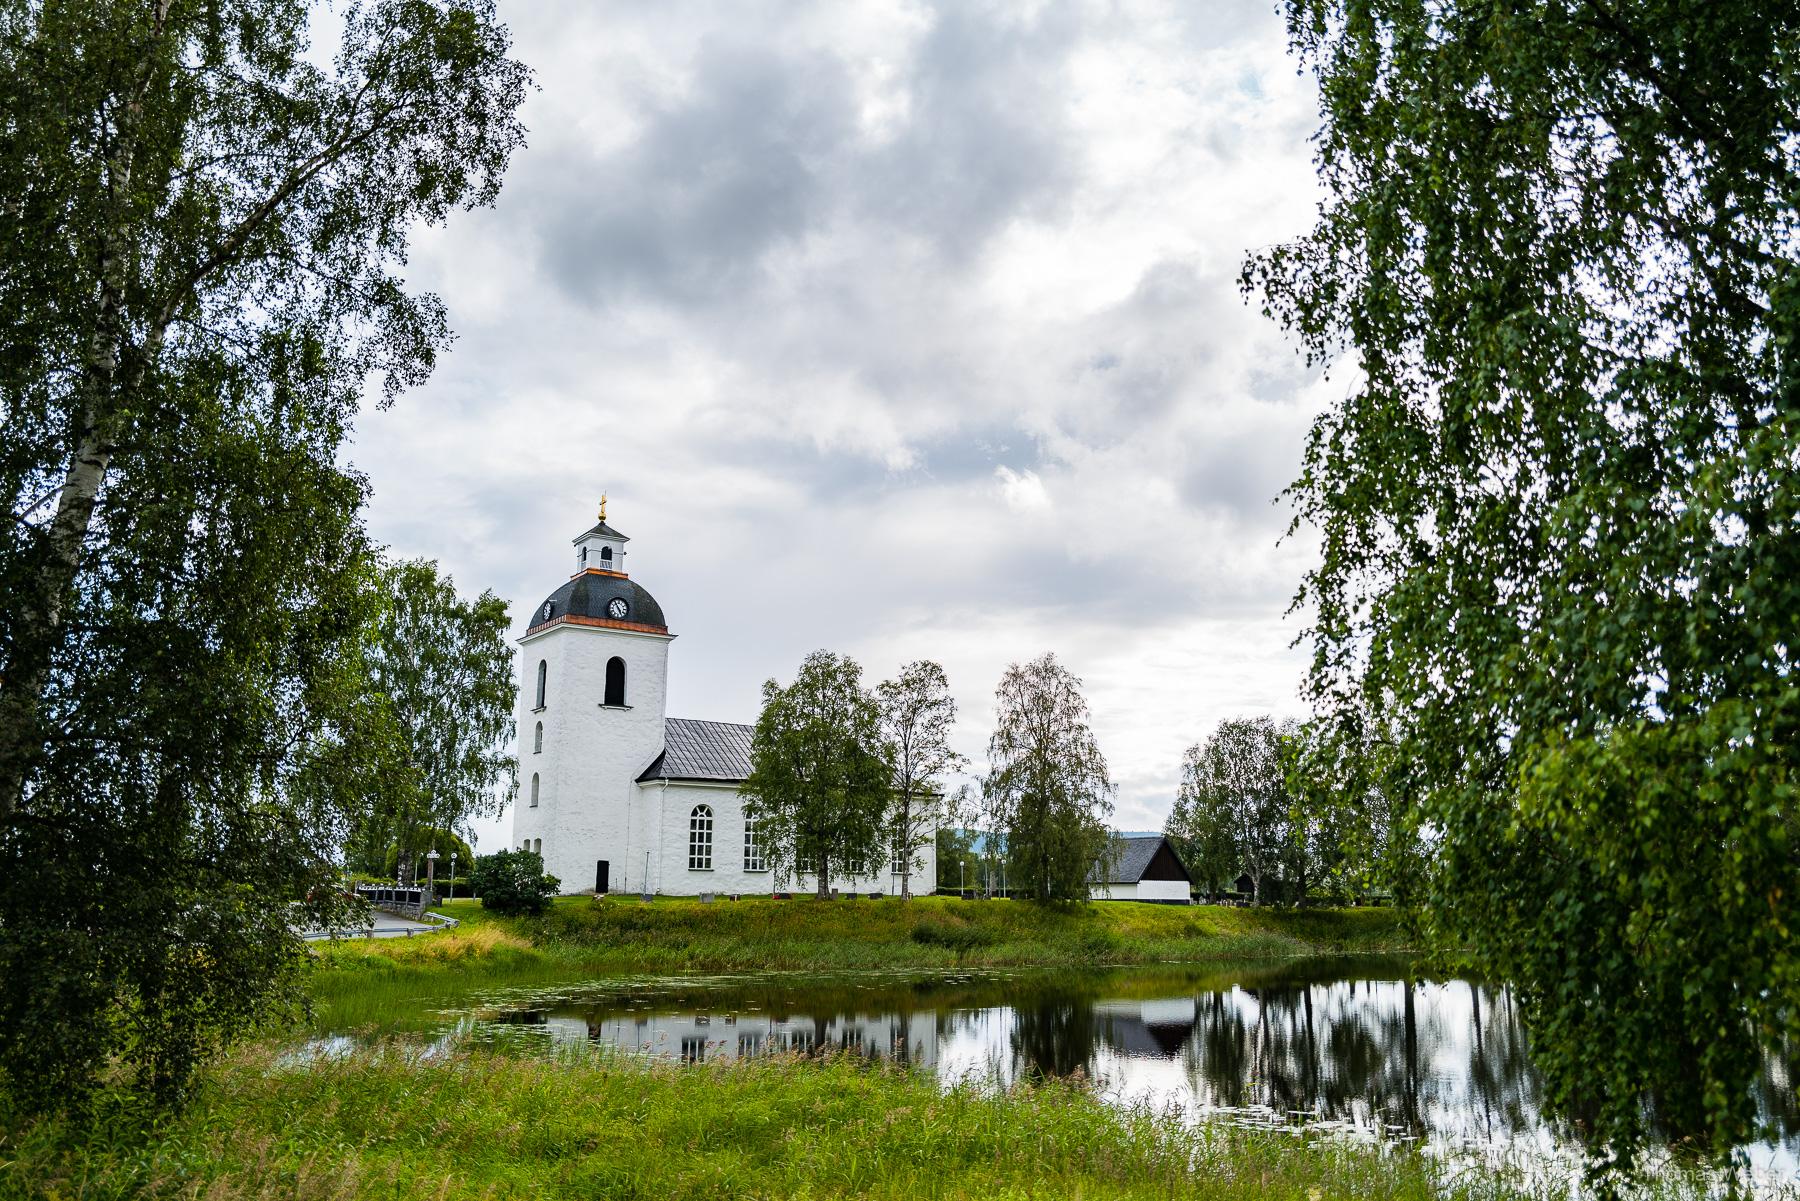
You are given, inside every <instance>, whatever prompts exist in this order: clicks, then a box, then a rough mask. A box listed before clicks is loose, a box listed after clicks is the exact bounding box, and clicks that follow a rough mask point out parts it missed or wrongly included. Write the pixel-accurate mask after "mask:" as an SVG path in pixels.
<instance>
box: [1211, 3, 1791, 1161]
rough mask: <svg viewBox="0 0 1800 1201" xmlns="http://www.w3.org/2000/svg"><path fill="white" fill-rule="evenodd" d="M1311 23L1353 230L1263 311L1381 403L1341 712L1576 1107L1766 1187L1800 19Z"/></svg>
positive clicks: (1337, 494) (1786, 958) (1785, 983)
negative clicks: (1381, 767) (1761, 1146)
mask: <svg viewBox="0 0 1800 1201" xmlns="http://www.w3.org/2000/svg"><path fill="white" fill-rule="evenodd" d="M1281 7H1282V8H1283V10H1284V11H1285V13H1286V16H1287V21H1288V32H1289V37H1290V41H1291V43H1292V45H1293V48H1294V50H1295V52H1296V53H1297V54H1298V55H1299V56H1300V58H1301V60H1302V62H1303V64H1304V67H1305V68H1306V69H1308V70H1310V71H1311V72H1313V73H1314V74H1315V75H1316V77H1317V80H1318V85H1319V86H1318V96H1319V99H1320V104H1321V117H1322V124H1321V128H1320V130H1319V132H1318V135H1317V137H1316V138H1315V139H1314V142H1313V145H1314V146H1315V147H1316V148H1317V154H1318V164H1319V173H1320V177H1321V183H1322V185H1323V186H1322V198H1321V202H1320V208H1319V213H1318V220H1317V222H1316V224H1315V225H1314V227H1313V228H1312V229H1311V230H1309V231H1305V232H1303V233H1302V234H1301V235H1300V236H1298V237H1296V238H1294V239H1293V240H1291V241H1289V242H1285V243H1283V244H1280V245H1277V246H1273V247H1270V248H1269V249H1267V250H1266V251H1263V252H1260V253H1258V254H1257V255H1256V256H1255V257H1254V258H1253V259H1252V260H1251V261H1250V262H1249V264H1248V265H1247V267H1246V271H1245V282H1246V284H1247V285H1248V286H1249V287H1250V288H1251V289H1252V290H1253V291H1254V292H1255V293H1256V294H1257V295H1259V296H1260V298H1261V299H1262V301H1263V302H1264V304H1265V306H1266V308H1267V311H1268V312H1270V313H1271V314H1272V315H1273V316H1275V317H1276V318H1277V319H1279V320H1280V321H1281V322H1283V323H1284V324H1285V325H1286V326H1287V327H1288V328H1289V329H1290V330H1292V331H1293V333H1294V335H1295V336H1296V337H1297V338H1298V339H1299V340H1300V341H1301V342H1302V344H1303V346H1304V347H1305V350H1306V353H1307V354H1308V355H1309V357H1311V358H1312V359H1313V360H1314V361H1315V362H1332V361H1333V360H1335V359H1336V358H1338V356H1343V359H1344V361H1346V362H1348V363H1350V364H1353V367H1354V369H1353V370H1352V371H1348V372H1346V381H1347V382H1346V385H1345V386H1342V387H1338V388H1335V389H1333V392H1332V395H1333V397H1334V398H1335V399H1334V401H1333V403H1331V404H1330V405H1328V406H1327V407H1326V408H1325V410H1324V411H1323V412H1322V413H1320V414H1319V416H1318V417H1317V419H1316V420H1315V423H1314V425H1313V428H1312V432H1311V435H1310V437H1309V439H1308V443H1307V450H1306V453H1305V458H1304V462H1303V466H1302V471H1301V474H1300V476H1299V478H1298V480H1297V481H1296V482H1295V484H1294V486H1293V488H1292V490H1291V497H1292V499H1293V501H1294V503H1295V509H1296V516H1297V518H1298V520H1299V521H1300V522H1303V523H1306V524H1308V525H1311V526H1314V527H1316V529H1317V531H1318V542H1319V545H1320V547H1321V551H1322V556H1321V559H1320V561H1319V563H1318V564H1317V566H1316V567H1315V568H1314V570H1312V571H1311V572H1310V573H1309V575H1308V576H1307V578H1306V580H1305V583H1304V587H1303V590H1302V592H1301V593H1300V596H1299V598H1298V602H1297V608H1299V609H1300V610H1301V611H1303V612H1305V613H1307V614H1309V623H1310V628H1309V635H1310V640H1311V642H1312V652H1313V653H1312V659H1311V663H1312V669H1311V675H1310V679H1309V682H1308V692H1309V694H1310V696H1311V697H1312V699H1313V700H1314V701H1315V703H1316V705H1317V707H1318V709H1319V711H1320V714H1321V716H1323V717H1325V718H1327V719H1335V716H1336V714H1338V713H1339V712H1343V711H1346V710H1347V711H1350V712H1352V713H1355V712H1357V711H1361V712H1365V713H1366V714H1367V716H1368V718H1369V719H1370V728H1372V729H1377V730H1379V731H1380V732H1381V735H1382V737H1383V738H1384V739H1388V740H1389V748H1390V750H1391V759H1392V761H1393V762H1394V763H1395V764H1397V765H1399V767H1400V771H1398V772H1396V773H1394V774H1392V775H1390V776H1389V777H1388V779H1389V782H1391V783H1394V784H1397V785H1399V786H1400V788H1401V789H1402V791H1398V792H1395V791H1392V790H1388V796H1389V799H1391V800H1392V801H1393V802H1394V803H1396V804H1398V805H1399V806H1400V807H1401V808H1402V809H1403V811H1405V812H1407V813H1408V814H1409V815H1411V816H1412V819H1413V820H1414V821H1415V823H1416V825H1417V828H1420V829H1428V830H1429V831H1430V840H1429V845H1428V859H1427V867H1428V869H1429V871H1428V874H1427V876H1426V879H1425V883H1426V889H1427V897H1428V902H1429V904H1428V906H1427V916H1428V926H1429V929H1430V932H1431V934H1432V935H1433V936H1434V941H1435V944H1436V945H1437V947H1438V948H1439V949H1440V951H1441V952H1442V953H1443V954H1444V955H1445V956H1446V957H1455V958H1456V959H1458V960H1460V961H1461V962H1462V963H1464V964H1465V965H1467V966H1470V967H1473V968H1475V969H1478V970H1480V971H1482V972H1485V973H1492V974H1494V975H1496V976H1498V977H1500V978H1503V979H1506V980H1507V981H1508V982H1509V983H1511V984H1512V985H1513V986H1514V987H1515V988H1516V989H1517V990H1518V994H1519V995H1520V997H1521V998H1522V999H1523V1000H1524V1002H1525V1006H1526V1010H1527V1012H1528V1014H1529V1017H1530V1021H1531V1033H1532V1040H1531V1041H1532V1052H1533V1056H1534V1058H1535V1059H1536V1060H1537V1061H1538V1063H1539V1064H1540V1065H1541V1066H1542V1067H1543V1069H1544V1075H1545V1082H1546V1089H1547V1094H1548V1096H1549V1098H1550V1099H1551V1101H1552V1102H1553V1104H1555V1105H1556V1106H1558V1107H1560V1108H1561V1109H1562V1111H1563V1112H1564V1113H1565V1114H1579V1116H1580V1117H1581V1119H1582V1123H1583V1125H1584V1126H1585V1127H1586V1128H1587V1129H1589V1130H1591V1131H1593V1132H1594V1134H1595V1136H1596V1138H1597V1139H1598V1140H1599V1141H1600V1142H1602V1143H1604V1144H1606V1145H1607V1146H1608V1147H1609V1149H1610V1150H1611V1151H1612V1152H1613V1153H1614V1154H1615V1155H1616V1156H1617V1157H1618V1158H1619V1159H1621V1160H1629V1159H1630V1158H1632V1157H1633V1156H1634V1154H1635V1153H1636V1151H1637V1150H1638V1149H1639V1148H1640V1147H1642V1146H1643V1145H1644V1143H1645V1142H1646V1141H1647V1140H1648V1139H1649V1138H1651V1137H1652V1133H1653V1132H1652V1131H1651V1130H1650V1129H1649V1128H1648V1125H1647V1123H1646V1120H1645V1115H1646V1112H1647V1107H1646V1105H1645V1103H1644V1099H1645V1098H1647V1097H1654V1098H1656V1105H1655V1112H1656V1120H1657V1123H1658V1126H1659V1127H1660V1133H1661V1134H1662V1135H1664V1136H1666V1137H1668V1138H1669V1139H1670V1140H1692V1141H1694V1142H1695V1143H1697V1144H1699V1145H1703V1146H1706V1147H1709V1148H1711V1150H1712V1151H1713V1152H1715V1153H1716V1154H1718V1155H1719V1156H1721V1157H1723V1156H1726V1155H1729V1154H1730V1150H1731V1148H1732V1147H1734V1146H1737V1145H1741V1144H1742V1143H1744V1142H1745V1141H1747V1140H1748V1139H1750V1138H1751V1137H1752V1136H1754V1135H1755V1134H1756V1133H1757V1130H1758V1122H1759V1117H1758V1114H1757V1112H1756V1105H1755V1101H1754V1089H1753V1081H1755V1080H1756V1078H1757V1074H1758V1072H1759V1070H1760V1067H1761V1062H1762V1047H1763V1046H1764V1045H1766V1044H1767V1043H1768V1042H1770V1041H1772V1040H1775V1039H1777V1038H1780V1037H1784V1036H1787V1035H1790V1034H1792V1033H1793V1032H1794V1031H1795V1030H1796V1028H1797V1027H1800V1006H1797V1005H1796V1004H1795V998H1796V996H1797V995H1800V940H1796V938H1795V937H1794V929H1795V923H1796V909H1795V905H1796V901H1797V899H1800V857H1797V856H1796V855H1795V853H1794V848H1795V846H1796V845H1800V784H1797V781H1800V759H1797V757H1796V748H1797V747H1800V671H1797V670H1796V656H1797V654H1800V650H1797V648H1800V370H1797V365H1800V364H1797V360H1796V348H1797V347H1800V272H1797V271H1796V262H1797V261H1800V252H1797V249H1796V234H1797V231H1800V80H1797V78H1796V73H1795V63H1796V61H1797V56H1800V10H1796V9H1795V7H1794V6H1793V5H1792V4H1775V5H1771V4H1768V3H1766V2H1765V0H1710V2H1708V3H1704V4H1697V3H1693V2H1691V0H1639V2H1637V3H1631V4H1623V3H1618V2H1617V0H1546V2H1545V3H1539V4H1531V5H1509V4H1495V3H1488V2H1486V0H1431V2H1429V3H1427V2H1424V0H1398V2H1395V3H1384V4H1380V5H1369V4H1364V3H1360V2H1359V0H1286V2H1285V3H1284V4H1282V5H1281ZM1602 1015H1604V1024H1601V1020H1600V1019H1601V1017H1602Z"/></svg>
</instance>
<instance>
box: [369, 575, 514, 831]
mask: <svg viewBox="0 0 1800 1201" xmlns="http://www.w3.org/2000/svg"><path fill="white" fill-rule="evenodd" d="M379 579H380V584H381V594H382V597H383V598H384V600H385V602H386V603H385V605H384V606H383V608H382V610H381V617H380V620H379V622H378V623H377V624H376V626H375V628H374V630H373V631H372V642H373V645H372V647H371V654H370V666H371V672H370V675H371V681H370V682H371V686H372V688H373V689H374V691H375V693H376V695H377V697H378V699H379V702H380V704H381V706H382V709H383V712H384V714H385V716H386V717H387V719H388V722H389V729H390V733H391V736H392V738H393V739H394V745H393V750H392V752H391V754H389V755H388V756H387V762H388V764H389V770H388V771H386V772H384V773H383V775H382V778H381V780H380V781H379V791H378V792H377V793H376V795H375V796H374V797H373V798H371V804H370V806H369V809H368V813H367V817H366V825H365V828H364V831H363V833H362V836H361V837H362V840H363V841H364V842H366V843H367V844H368V845H369V846H371V847H380V848H382V849H383V851H384V852H385V850H386V848H390V847H391V848H394V849H395V850H396V851H397V852H398V863H399V864H402V865H405V864H414V865H416V864H417V862H418V855H419V854H420V853H422V852H423V851H424V850H426V849H427V848H426V846H425V844H424V839H425V837H426V836H427V835H428V834H429V832H430V831H431V830H433V829H444V830H449V829H455V828H456V827H457V826H459V825H461V824H463V823H464V822H465V821H466V820H467V819H469V818H471V817H481V816H488V815H492V814H494V813H497V812H498V811H499V809H500V807H501V806H502V804H503V803H504V798H505V797H506V796H508V795H510V794H511V792H512V784H513V778H514V775H515V774H516V770H517V761H516V760H515V759H514V758H513V756H512V755H511V754H510V753H509V752H508V749H507V747H508V744H509V743H510V742H511V740H512V736H513V704H514V702H515V701H516V700H517V699H518V697H517V692H518V689H517V685H516V684H515V683H514V681H513V654H512V646H511V644H510V643H509V641H508V637H507V635H508V632H509V628H510V625H511V620H510V618H509V616H508V614H507V610H506V602H505V601H503V600H501V599H500V598H499V597H498V596H495V595H494V594H493V593H492V592H484V593H482V594H481V595H480V596H479V597H477V598H475V599H474V600H472V601H465V600H463V599H462V598H461V597H459V596H458V595H457V593H456V585H455V583H454V582H453V581H452V580H450V579H449V578H447V577H442V576H439V575H438V573H437V566H436V564H434V563H430V562H426V561H423V560H408V561H403V562H399V563H392V564H387V565H386V566H385V567H384V568H383V570H382V571H381V574H380V577H379Z"/></svg>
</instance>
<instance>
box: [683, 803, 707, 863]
mask: <svg viewBox="0 0 1800 1201" xmlns="http://www.w3.org/2000/svg"><path fill="white" fill-rule="evenodd" d="M712 847H713V811H712V806H711V805H695V806H694V811H693V812H692V813H690V814H689V815H688V870H689V871H690V872H710V871H711V870H712Z"/></svg>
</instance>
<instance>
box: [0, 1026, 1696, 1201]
mask: <svg viewBox="0 0 1800 1201" xmlns="http://www.w3.org/2000/svg"><path fill="white" fill-rule="evenodd" d="M1554 1191H1555V1192H1556V1193H1558V1194H1559V1195H1560V1194H1562V1193H1565V1192H1566V1190H1565V1189H1557V1190H1554ZM1530 1195H1536V1196H1543V1195H1547V1193H1546V1190H1544V1189H1542V1188H1540V1189H1538V1190H1536V1191H1535V1192H1531V1193H1528V1192H1526V1191H1524V1190H1523V1189H1521V1188H1520V1187H1519V1186H1518V1185H1517V1184H1516V1183H1508V1182H1506V1181H1503V1180H1501V1179H1499V1178H1497V1177H1495V1176H1493V1175H1490V1174H1486V1173H1482V1172H1472V1171H1469V1170H1467V1169H1466V1168H1465V1169H1463V1170H1460V1171H1450V1170H1448V1169H1446V1168H1445V1167H1444V1166H1443V1165H1442V1164H1441V1163H1439V1162H1436V1161H1434V1160H1432V1159H1430V1158H1429V1157H1426V1156H1423V1155H1419V1154H1417V1153H1414V1152H1410V1151H1406V1150H1402V1149H1385V1150H1384V1149H1378V1148H1374V1147H1369V1146H1358V1145H1350V1144H1347V1143H1344V1142H1337V1141H1331V1140H1327V1139H1322V1138H1305V1137H1297V1136H1295V1135H1293V1134H1288V1133H1252V1132H1245V1131H1239V1130H1232V1129H1229V1128H1226V1127H1223V1126H1201V1127H1198V1128H1193V1127H1188V1126H1185V1125H1183V1124H1182V1123H1180V1122H1177V1121H1175V1120H1173V1119H1171V1118H1169V1117H1167V1116H1166V1115H1156V1114H1152V1113H1148V1112H1120V1111H1117V1110H1114V1109H1111V1108H1108V1107H1107V1106H1105V1105H1103V1104H1102V1103H1101V1102H1099V1101H1098V1100H1096V1099H1094V1098H1092V1097H1091V1096H1089V1095H1087V1094H1086V1093H1084V1092H1083V1091H1081V1090H1080V1089H1079V1088H1078V1087H1071V1086H1066V1085H1055V1086H1049V1087H1043V1088H1023V1089H1018V1090H1015V1091H1013V1092H1011V1093H1002V1094H996V1093H993V1092H991V1091H987V1090H983V1089H981V1088H978V1087H974V1086H963V1087H957V1088H952V1089H950V1090H948V1091H942V1090H940V1089H939V1088H938V1087H937V1086H936V1085H935V1084H934V1083H933V1082H932V1081H931V1080H930V1079H929V1078H928V1077H925V1076H923V1075H920V1074H917V1073H913V1072H908V1071H904V1070H887V1069H882V1068H878V1067H866V1066H860V1065H857V1064H853V1063H849V1062H843V1061H838V1062H830V1063H824V1064H820V1063H813V1062H799V1061H794V1060H783V1059H777V1060H767V1061H757V1062H751V1063H747V1064H734V1065H729V1066H719V1067H710V1066H709V1067H700V1068H681V1067H675V1066H667V1065H665V1066H646V1065H643V1064H636V1063H629V1062H625V1061H622V1060H619V1059H617V1058H613V1057H609V1056H607V1055H605V1054H599V1053H591V1054H583V1055H578V1056H575V1057H570V1058H565V1059H562V1060H560V1061H548V1062H547V1061H544V1060H541V1059H529V1058H514V1057H509V1056H505V1055H499V1054H488V1053H460V1054H457V1055H455V1056H452V1057H451V1058H449V1059H448V1060H445V1061H440V1062H433V1063H426V1064H421V1063H418V1062H417V1061H416V1060H412V1059H409V1058H408V1057H407V1056H406V1055H405V1054H403V1053H402V1052H400V1051H399V1050H397V1049H396V1050H391V1051H389V1052H387V1053H386V1054H385V1055H369V1056H363V1057H358V1058H354V1059H351V1060H348V1061H344V1062H338V1063H327V1064H320V1065H315V1066H313V1067H311V1068H307V1069H298V1068H294V1067H284V1066H281V1064H280V1062H279V1060H278V1059H277V1058H276V1056H275V1054H274V1052H273V1051H270V1050H267V1049H264V1050H260V1051H257V1052H255V1053H251V1054H246V1055H243V1056H240V1057H239V1058H238V1059H237V1060H235V1061H234V1062H232V1063H230V1064H228V1065H225V1066H223V1067H221V1068H220V1069H218V1070H216V1071H215V1072H214V1073H213V1074H212V1076H211V1078H210V1080H209V1083H208V1084H207V1086H206V1088H205V1089H204V1091H203V1092H202V1094H201V1096H200V1098H199V1100H198V1102H197V1104H196V1105H195V1107H194V1108H193V1109H191V1110H190V1111H189V1112H188V1113H186V1114H185V1115H184V1116H182V1117H180V1118H178V1119H174V1120H171V1121H167V1122H165V1123H163V1124H161V1125H158V1126H156V1127H155V1128H154V1129H151V1130H149V1131H144V1130H142V1129H137V1130H133V1129H131V1128H128V1127H126V1126H124V1125H122V1124H121V1119H120V1118H119V1117H118V1116H117V1115H114V1116H113V1117H112V1118H110V1119H108V1120H105V1121H102V1122H101V1123H99V1124H98V1126H97V1127H96V1128H93V1129H89V1130H85V1131H82V1130H77V1129H76V1128H74V1127H73V1126H70V1125H66V1124H63V1123H58V1122H46V1123H39V1124H37V1125H18V1124H14V1123H9V1122H7V1121H6V1120H5V1114H4V1111H3V1110H0V1196H7V1197H22V1198H43V1199H46V1201H48V1199H50V1198H56V1199H57V1201H102V1199H105V1201H112V1199H119V1201H123V1199H124V1198H164V1197H170V1198H173V1197H203V1198H265V1197H266V1198H275V1197H281V1198H298V1199H302V1201H307V1199H314V1198H316V1199H320V1201H323V1199H326V1198H331V1199H333V1201H349V1199H352V1198H364V1197H368V1198H376V1197H379V1198H394V1197H419V1198H433V1199H441V1201H450V1199H455V1198H478V1197H479V1198H493V1199H501V1198H514V1197H519V1198H524V1197H542V1198H549V1199H558V1198H571V1199H574V1198H581V1199H583V1201H590V1199H596V1198H663V1197H667V1198H682V1199H694V1198H753V1197H761V1198H830V1197H857V1198H865V1197H866V1198H896V1199H898V1198H905V1199H907V1201H923V1199H925V1198H945V1199H951V1198H978V1199H980V1201H996V1199H1001V1198H1027V1197H1045V1198H1049V1197H1055V1198H1074V1197H1084V1198H1152V1197H1155V1198H1161V1197H1183V1198H1198V1199H1208V1198H1218V1199H1220V1201H1227V1199H1229V1201H1244V1199H1248V1198H1269V1199H1274V1201H1284V1199H1291V1201H1323V1199H1325V1198H1346V1197H1356V1198H1370V1199H1374V1201H1382V1199H1387V1198H1394V1199H1417V1201H1427V1199H1431V1198H1470V1199H1474V1198H1493V1199H1496V1201H1498V1199H1503V1198H1514V1197H1525V1196H1530ZM1649 1195H1651V1196H1657V1195H1662V1196H1669V1197H1677V1196H1688V1195H1698V1194H1697V1192H1696V1191H1695V1189H1694V1188H1692V1187H1691V1186H1689V1185H1688V1184H1687V1183H1685V1182H1684V1180H1683V1179H1682V1178H1679V1177H1671V1178H1669V1179H1666V1180H1663V1181H1661V1182H1659V1183H1657V1184H1656V1185H1655V1186H1653V1188H1652V1189H1651V1190H1650V1193H1649Z"/></svg>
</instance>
